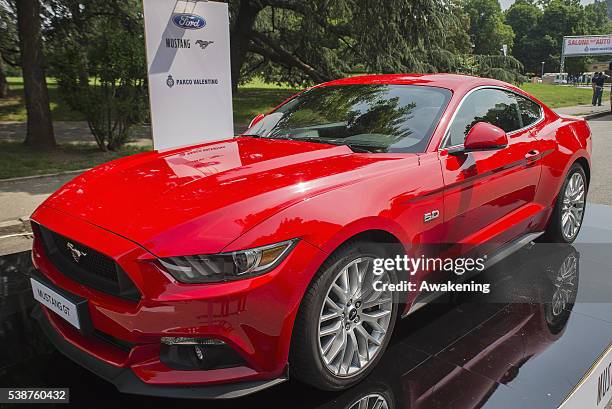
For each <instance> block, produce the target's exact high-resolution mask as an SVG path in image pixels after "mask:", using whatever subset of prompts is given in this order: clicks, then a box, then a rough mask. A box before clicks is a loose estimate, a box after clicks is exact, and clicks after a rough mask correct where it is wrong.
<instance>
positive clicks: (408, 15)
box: [229, 0, 512, 89]
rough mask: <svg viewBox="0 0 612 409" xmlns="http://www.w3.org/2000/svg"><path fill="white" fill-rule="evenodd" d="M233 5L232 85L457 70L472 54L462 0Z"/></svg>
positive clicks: (268, 0) (243, 0) (271, 0)
mask: <svg viewBox="0 0 612 409" xmlns="http://www.w3.org/2000/svg"><path fill="white" fill-rule="evenodd" d="M229 4H230V21H231V27H230V35H231V44H232V85H233V87H234V89H236V88H237V86H238V84H240V83H243V82H246V81H248V80H249V79H250V78H251V77H252V76H253V75H257V76H262V77H264V79H266V80H268V81H273V82H275V81H276V82H288V83H292V84H296V85H298V84H302V83H312V82H315V83H316V82H322V81H326V80H329V79H333V78H337V77H341V76H345V75H347V74H350V73H354V72H381V73H387V72H411V71H412V72H437V71H450V72H457V71H461V70H464V69H465V68H466V67H463V66H462V65H461V64H463V63H464V62H465V61H466V60H465V58H464V55H465V54H471V53H472V47H470V45H469V38H468V37H467V32H466V27H467V26H469V17H468V15H467V14H466V13H464V11H463V10H462V8H461V7H460V4H459V3H458V0H451V1H447V0H412V1H405V0H388V1H384V2H374V3H372V2H371V1H368V0H337V1H333V2H332V1H325V0H317V1H297V0H257V1H254V0H234V1H230V2H229ZM498 8H499V6H498ZM498 14H499V15H500V16H501V10H499V13H498ZM498 23H499V24H498V27H497V29H498V31H501V32H502V40H500V41H505V42H507V43H508V44H509V45H511V37H512V34H511V30H509V27H508V26H505V25H504V24H503V23H502V22H501V18H500V19H499V22H498ZM504 30H505V32H504ZM508 38H509V40H508V41H506V39H508ZM501 44H502V42H500V44H499V48H501ZM478 51H479V50H478ZM489 51H490V50H488V49H487V50H483V52H482V53H487V52H489ZM493 51H494V54H496V55H499V50H497V49H495V50H493Z"/></svg>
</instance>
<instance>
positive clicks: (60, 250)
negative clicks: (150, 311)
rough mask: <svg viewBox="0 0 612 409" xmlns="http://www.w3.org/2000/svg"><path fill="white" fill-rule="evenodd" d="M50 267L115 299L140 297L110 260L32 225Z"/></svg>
mask: <svg viewBox="0 0 612 409" xmlns="http://www.w3.org/2000/svg"><path fill="white" fill-rule="evenodd" d="M32 230H33V231H34V234H35V235H36V236H37V237H38V238H40V239H41V242H42V244H43V247H44V249H45V253H46V255H47V257H48V258H49V260H50V261H51V262H52V263H53V265H54V266H55V267H56V268H57V269H58V270H59V271H60V272H61V273H62V274H64V275H66V276H67V277H69V278H71V279H72V280H74V281H76V282H79V283H81V284H84V285H86V286H88V287H92V288H95V289H97V290H100V291H102V292H105V293H107V294H110V295H114V296H116V297H120V298H124V299H127V300H133V301H137V300H139V299H140V293H139V291H138V289H137V288H136V286H135V285H134V283H133V282H132V280H130V278H129V277H128V275H127V274H126V273H125V271H123V269H122V268H121V267H120V266H119V264H117V263H116V262H115V261H114V260H113V259H112V258H110V257H108V256H106V255H104V254H102V253H100V252H99V251H96V250H94V249H92V248H91V247H87V246H85V245H83V244H81V243H79V242H77V241H75V240H72V239H69V238H67V237H64V236H62V235H61V234H58V233H55V232H53V231H51V230H49V229H47V228H46V227H44V226H41V225H39V224H36V223H32Z"/></svg>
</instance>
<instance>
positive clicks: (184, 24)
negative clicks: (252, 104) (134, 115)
mask: <svg viewBox="0 0 612 409" xmlns="http://www.w3.org/2000/svg"><path fill="white" fill-rule="evenodd" d="M143 5H144V17H145V34H146V46H147V63H148V76H149V91H150V99H151V121H152V128H153V146H154V147H155V149H170V148H175V147H179V146H184V145H189V144H194V143H198V142H205V141H207V140H215V139H224V138H229V137H232V136H233V135H234V124H233V113H232V112H233V111H232V84H231V69H230V38H229V14H228V6H227V3H219V2H212V1H195V0H188V1H185V0H178V1H176V0H175V1H169V0H143Z"/></svg>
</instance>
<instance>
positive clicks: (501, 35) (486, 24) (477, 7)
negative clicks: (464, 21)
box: [464, 0, 514, 55]
mask: <svg viewBox="0 0 612 409" xmlns="http://www.w3.org/2000/svg"><path fill="white" fill-rule="evenodd" d="M464 10H465V11H466V13H467V14H468V15H469V16H470V30H469V33H470V38H471V40H472V44H474V52H475V53H477V54H487V55H499V54H500V53H501V51H500V50H501V48H502V46H503V45H504V44H506V45H507V46H508V49H509V50H512V45H513V41H514V32H513V31H512V27H510V26H509V25H507V24H505V23H504V15H503V13H502V10H501V6H500V5H499V2H498V0H466V1H465V4H464Z"/></svg>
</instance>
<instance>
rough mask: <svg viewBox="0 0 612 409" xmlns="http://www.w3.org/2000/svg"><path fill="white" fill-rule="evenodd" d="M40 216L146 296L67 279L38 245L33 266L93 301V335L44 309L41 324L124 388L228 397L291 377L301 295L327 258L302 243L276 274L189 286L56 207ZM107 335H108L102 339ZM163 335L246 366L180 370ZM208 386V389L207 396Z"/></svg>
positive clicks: (70, 352) (134, 248)
mask: <svg viewBox="0 0 612 409" xmlns="http://www.w3.org/2000/svg"><path fill="white" fill-rule="evenodd" d="M32 219H33V220H34V221H35V222H37V223H39V224H41V225H43V226H45V227H46V228H48V229H49V230H52V231H55V232H57V233H59V234H62V235H64V236H66V237H68V238H71V239H74V240H75V241H78V242H79V243H81V244H83V245H84V246H88V247H90V248H94V249H96V251H99V252H100V253H103V254H105V255H107V256H108V257H112V258H113V259H114V260H115V261H116V262H117V263H118V264H119V265H120V267H121V268H122V269H123V270H124V271H125V272H126V273H127V274H128V276H129V277H130V279H131V280H132V281H133V282H134V284H135V285H136V287H138V290H139V292H140V294H141V298H140V299H139V300H138V301H128V300H124V299H121V298H118V297H115V296H112V295H109V294H106V293H104V292H101V291H98V290H96V289H93V288H91V287H89V286H87V285H84V284H82V283H79V282H77V281H75V280H73V279H71V278H70V277H68V276H66V275H65V274H62V272H61V271H59V270H58V268H57V267H56V266H55V265H54V264H53V263H52V262H51V261H50V260H49V259H48V258H47V257H45V254H44V248H43V246H42V244H41V243H40V242H39V241H38V240H36V239H35V240H34V247H33V252H32V257H33V262H34V266H35V267H36V268H37V269H38V270H39V271H40V272H41V273H42V274H43V276H44V277H45V279H47V280H48V281H49V283H50V284H51V285H53V286H55V287H58V288H60V289H62V290H64V291H67V292H69V293H71V294H73V295H75V296H77V297H81V298H85V299H87V306H88V310H89V316H90V319H91V326H92V327H93V330H94V332H93V334H84V333H81V332H79V331H78V330H76V328H74V327H72V326H71V325H69V324H68V323H66V322H65V321H64V320H63V319H61V318H59V317H58V316H57V315H55V314H54V313H52V312H50V311H48V310H46V309H45V308H41V309H42V312H41V313H40V314H39V318H40V319H39V320H40V321H41V323H42V326H43V329H44V330H45V332H46V333H47V335H49V337H50V339H51V340H52V341H53V343H54V344H55V345H56V346H57V348H58V349H59V350H60V351H62V352H63V353H64V354H66V355H67V356H69V357H70V358H71V359H73V360H75V361H76V362H78V363H79V364H81V365H83V366H84V367H86V368H88V369H90V370H91V371H92V372H94V373H96V374H98V375H99V376H101V377H102V378H104V379H106V380H108V381H110V382H112V383H113V384H115V385H116V386H117V388H118V389H119V390H120V391H124V392H128V393H135V394H147V395H156V396H181V397H203V398H229V397H237V396H241V395H244V394H248V393H252V392H255V391H258V390H260V389H264V388H267V387H269V386H272V385H275V384H277V383H279V382H282V381H283V380H285V379H286V378H287V365H288V356H289V348H290V344H291V333H292V330H293V323H294V320H295V316H296V314H297V311H298V308H299V304H300V301H301V298H302V296H303V293H304V291H305V290H306V288H307V286H308V283H309V282H310V280H311V278H312V276H313V275H314V273H315V271H316V269H317V265H316V263H317V262H318V260H320V259H321V257H322V254H321V252H320V250H319V249H317V248H316V247H314V246H312V245H310V244H308V243H306V242H303V241H301V242H300V243H298V245H297V246H296V247H295V248H294V249H293V251H292V252H291V254H290V255H289V256H288V257H287V258H286V259H285V260H284V261H283V262H282V263H281V264H280V265H279V266H278V267H277V268H275V269H274V270H273V271H271V272H270V273H267V274H265V275H262V276H259V277H254V278H251V279H245V280H240V281H235V282H228V283H222V284H206V285H186V284H181V283H177V282H175V281H173V280H172V279H171V278H170V277H169V276H168V275H167V274H166V273H163V272H161V271H159V270H158V269H156V268H154V267H153V263H150V262H148V261H149V260H152V259H154V256H153V255H151V254H150V253H148V252H147V251H146V250H144V249H143V248H142V247H140V246H139V245H138V244H136V243H133V242H131V241H129V240H127V239H125V238H123V237H120V236H118V235H115V234H114V233H111V232H108V231H106V230H104V229H101V228H99V227H97V226H94V225H91V224H89V223H87V222H85V221H83V220H80V219H77V218H74V217H72V216H68V215H66V214H64V213H62V212H58V211H56V210H53V209H51V208H48V207H45V206H43V207H41V208H39V209H38V210H37V211H36V212H35V214H34V215H33V216H32ZM100 335H102V336H100ZM162 337H197V338H199V337H202V338H215V339H219V340H221V341H223V342H224V343H225V344H227V345H228V346H229V347H231V348H232V349H233V350H234V351H235V352H236V353H237V354H238V355H240V357H241V358H242V359H243V360H244V363H243V364H242V365H240V366H233V367H226V368H218V369H217V368H215V369H210V370H202V369H190V370H182V369H176V368H171V367H169V366H167V365H166V364H164V362H162V360H161V358H160V353H161V347H162V346H161V343H160V339H161V338H162ZM204 389H205V390H204Z"/></svg>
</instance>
